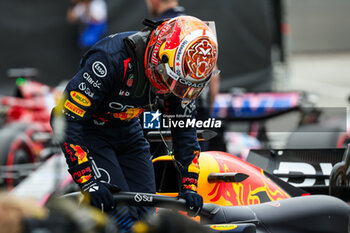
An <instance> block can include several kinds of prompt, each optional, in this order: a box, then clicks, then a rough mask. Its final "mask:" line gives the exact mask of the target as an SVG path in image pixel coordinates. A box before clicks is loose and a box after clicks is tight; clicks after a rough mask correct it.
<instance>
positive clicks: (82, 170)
mask: <svg viewBox="0 0 350 233" xmlns="http://www.w3.org/2000/svg"><path fill="white" fill-rule="evenodd" d="M68 171H69V173H70V174H71V175H72V177H73V180H74V181H75V183H77V184H78V185H79V186H80V188H81V190H82V193H83V194H84V199H85V200H89V201H90V204H91V205H92V206H95V207H97V208H99V209H101V210H102V211H103V212H106V211H110V210H112V209H114V206H115V202H114V199H113V195H112V192H111V191H113V192H116V191H120V189H119V188H118V187H117V186H115V185H111V184H108V183H101V182H100V181H99V180H97V179H95V178H94V177H93V172H92V168H91V162H90V161H86V162H84V163H81V164H79V165H77V166H74V167H72V168H70V169H69V170H68Z"/></svg>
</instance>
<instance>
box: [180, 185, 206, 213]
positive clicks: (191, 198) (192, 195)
mask: <svg viewBox="0 0 350 233" xmlns="http://www.w3.org/2000/svg"><path fill="white" fill-rule="evenodd" d="M179 197H180V198H183V199H185V200H186V205H187V208H188V209H189V210H190V211H188V213H187V214H188V216H190V217H195V216H197V215H198V214H199V213H200V212H201V210H202V208H203V198H202V196H201V195H199V194H198V193H197V192H194V191H191V190H186V191H183V192H182V193H180V195H179Z"/></svg>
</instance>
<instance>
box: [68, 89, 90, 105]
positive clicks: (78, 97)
mask: <svg viewBox="0 0 350 233" xmlns="http://www.w3.org/2000/svg"><path fill="white" fill-rule="evenodd" d="M70 96H71V97H72V99H73V100H74V101H75V102H77V103H78V104H80V105H83V106H86V107H89V106H90V105H91V101H90V100H89V99H88V98H87V97H86V96H85V95H83V94H81V93H79V92H77V91H71V92H70Z"/></svg>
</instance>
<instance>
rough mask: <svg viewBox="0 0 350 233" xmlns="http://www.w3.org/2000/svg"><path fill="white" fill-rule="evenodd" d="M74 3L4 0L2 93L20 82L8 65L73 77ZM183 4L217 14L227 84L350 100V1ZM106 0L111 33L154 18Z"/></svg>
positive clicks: (54, 78) (326, 100)
mask: <svg viewBox="0 0 350 233" xmlns="http://www.w3.org/2000/svg"><path fill="white" fill-rule="evenodd" d="M69 4H70V1H69V0H64V1H58V2H57V1H44V0H35V1H30V2H26V1H21V0H11V1H1V2H0V35H1V37H0V46H1V53H0V61H1V63H0V78H1V88H0V93H1V94H2V95H4V94H10V92H11V88H8V85H10V86H11V85H13V80H8V79H7V77H6V71H7V69H9V68H14V67H36V68H38V69H39V71H40V75H39V77H38V80H39V81H42V82H44V83H47V84H50V85H57V84H58V83H59V82H60V81H61V80H65V79H70V78H71V77H72V76H73V74H74V73H75V71H76V70H77V66H78V64H79V59H80V56H81V51H79V49H78V48H77V46H76V38H77V34H78V30H77V28H78V26H77V25H71V24H68V23H67V21H66V11H67V8H68V6H69ZM180 4H181V5H182V6H184V7H185V8H186V10H187V13H188V14H192V15H195V16H197V17H199V18H201V19H203V20H214V21H216V27H217V32H218V38H219V43H220V48H219V52H220V59H219V62H218V65H219V67H220V69H221V70H222V73H221V80H222V82H221V83H222V85H221V90H222V91H229V89H230V88H231V87H243V88H246V89H248V90H268V89H271V88H272V89H274V88H276V87H277V88H278V89H298V90H300V89H306V90H308V91H315V92H317V93H319V94H320V101H319V103H320V104H321V103H322V104H324V105H326V106H344V105H345V104H346V99H347V96H348V95H349V88H348V87H349V86H350V85H349V84H350V78H349V74H350V71H349V69H348V67H350V66H349V65H350V55H349V54H350V53H349V51H350V43H349V41H350V24H349V21H350V15H349V14H348V11H349V9H350V2H349V1H347V0H334V1H327V0H318V1H315V0H304V1H298V0H297V1H295V0H293V1H292V0H286V1H281V0H265V1H260V0H251V1H249V2H247V1H244V0H234V1H232V0H220V1H211V0H201V1H198V0H186V1H184V0H182V1H180ZM107 6H108V33H115V32H119V31H125V30H137V29H140V28H142V25H141V21H142V19H143V18H145V17H149V15H148V12H147V10H146V5H145V2H144V1H141V0H128V1H125V0H113V1H112V0H109V1H107ZM276 48H277V49H276ZM279 48H282V50H278V49H279ZM271 51H272V53H271ZM271 54H272V55H271ZM273 80H277V81H278V82H273Z"/></svg>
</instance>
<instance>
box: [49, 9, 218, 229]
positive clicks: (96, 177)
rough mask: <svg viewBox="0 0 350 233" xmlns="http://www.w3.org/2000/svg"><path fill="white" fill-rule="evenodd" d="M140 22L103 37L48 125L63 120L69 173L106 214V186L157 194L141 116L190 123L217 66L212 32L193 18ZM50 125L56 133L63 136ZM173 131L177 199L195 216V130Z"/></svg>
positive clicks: (139, 212)
mask: <svg viewBox="0 0 350 233" xmlns="http://www.w3.org/2000/svg"><path fill="white" fill-rule="evenodd" d="M144 24H145V26H146V27H145V28H144V29H143V30H141V31H139V32H124V33H117V34H114V35H111V36H108V37H106V38H104V39H102V40H101V41H99V42H98V43H96V44H95V45H94V46H93V47H92V48H91V49H90V50H89V51H87V52H86V53H85V55H84V56H83V58H82V59H81V61H80V67H79V71H78V72H77V73H76V75H75V76H74V77H73V78H72V79H71V80H70V81H69V83H68V84H67V86H66V89H65V92H64V94H65V95H64V98H63V101H61V102H62V103H61V104H59V105H58V106H57V107H56V108H55V109H54V110H53V114H52V122H54V120H55V115H56V116H57V114H62V115H63V116H64V118H65V121H66V127H65V133H64V135H65V136H64V139H62V140H60V144H61V147H62V150H63V152H64V154H65V157H66V162H67V164H68V166H69V169H68V171H69V173H70V174H71V175H72V177H73V179H74V181H75V182H76V183H77V184H78V185H79V186H80V188H81V190H82V192H83V193H85V194H89V195H88V196H89V197H90V203H91V204H92V205H93V206H95V207H98V208H100V209H102V210H103V211H105V212H111V213H113V211H115V212H114V213H116V212H117V211H116V208H115V205H114V200H113V197H112V193H111V188H114V189H115V190H122V191H131V192H142V193H155V178H154V171H153V166H152V161H151V154H150V150H149V144H148V142H147V141H146V139H145V137H144V135H143V130H142V126H141V124H140V120H139V118H138V116H139V115H140V114H141V113H142V112H144V111H153V112H154V111H155V110H156V109H157V108H158V107H157V106H158V105H159V104H158V103H163V104H162V106H164V111H165V113H166V114H168V115H174V116H175V115H176V116H177V115H184V114H187V115H192V117H193V116H194V115H195V112H196V111H195V108H193V103H192V102H193V101H192V100H194V99H196V98H197V97H198V96H199V95H200V93H201V92H202V90H203V88H205V86H206V85H207V84H208V83H209V81H210V78H211V74H212V71H213V68H214V66H215V64H216V60H217V54H218V51H217V40H216V37H215V35H214V32H213V31H212V30H211V29H210V28H209V27H208V26H207V24H206V23H204V22H202V21H201V20H199V19H197V18H195V17H191V16H179V17H176V18H173V19H169V20H165V21H160V22H153V21H149V20H145V21H144ZM188 113H190V114H188ZM155 114H160V113H159V112H158V111H157V112H156V113H155ZM153 116H157V115H153ZM52 125H53V128H54V132H55V131H57V130H60V129H58V128H55V127H54V125H55V124H54V123H52ZM171 133H172V141H173V149H174V157H175V159H176V162H177V164H178V168H179V170H180V173H181V178H180V182H181V184H182V186H181V190H180V194H179V197H181V198H184V199H185V200H186V203H187V206H188V208H189V210H191V211H189V214H190V215H192V216H195V215H196V214H197V213H199V211H200V210H201V208H202V205H203V199H202V197H201V196H200V195H198V194H197V192H196V190H197V180H198V174H199V165H198V156H199V151H200V148H199V145H198V140H197V136H196V129H195V128H190V127H189V128H176V127H173V128H171ZM151 210H153V208H149V207H138V208H134V209H133V208H130V212H129V213H130V215H131V216H132V217H133V219H140V218H142V217H143V216H144V214H146V213H147V212H149V211H151ZM116 214H117V213H116ZM127 225H132V224H131V223H130V224H129V223H128V224H127Z"/></svg>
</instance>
